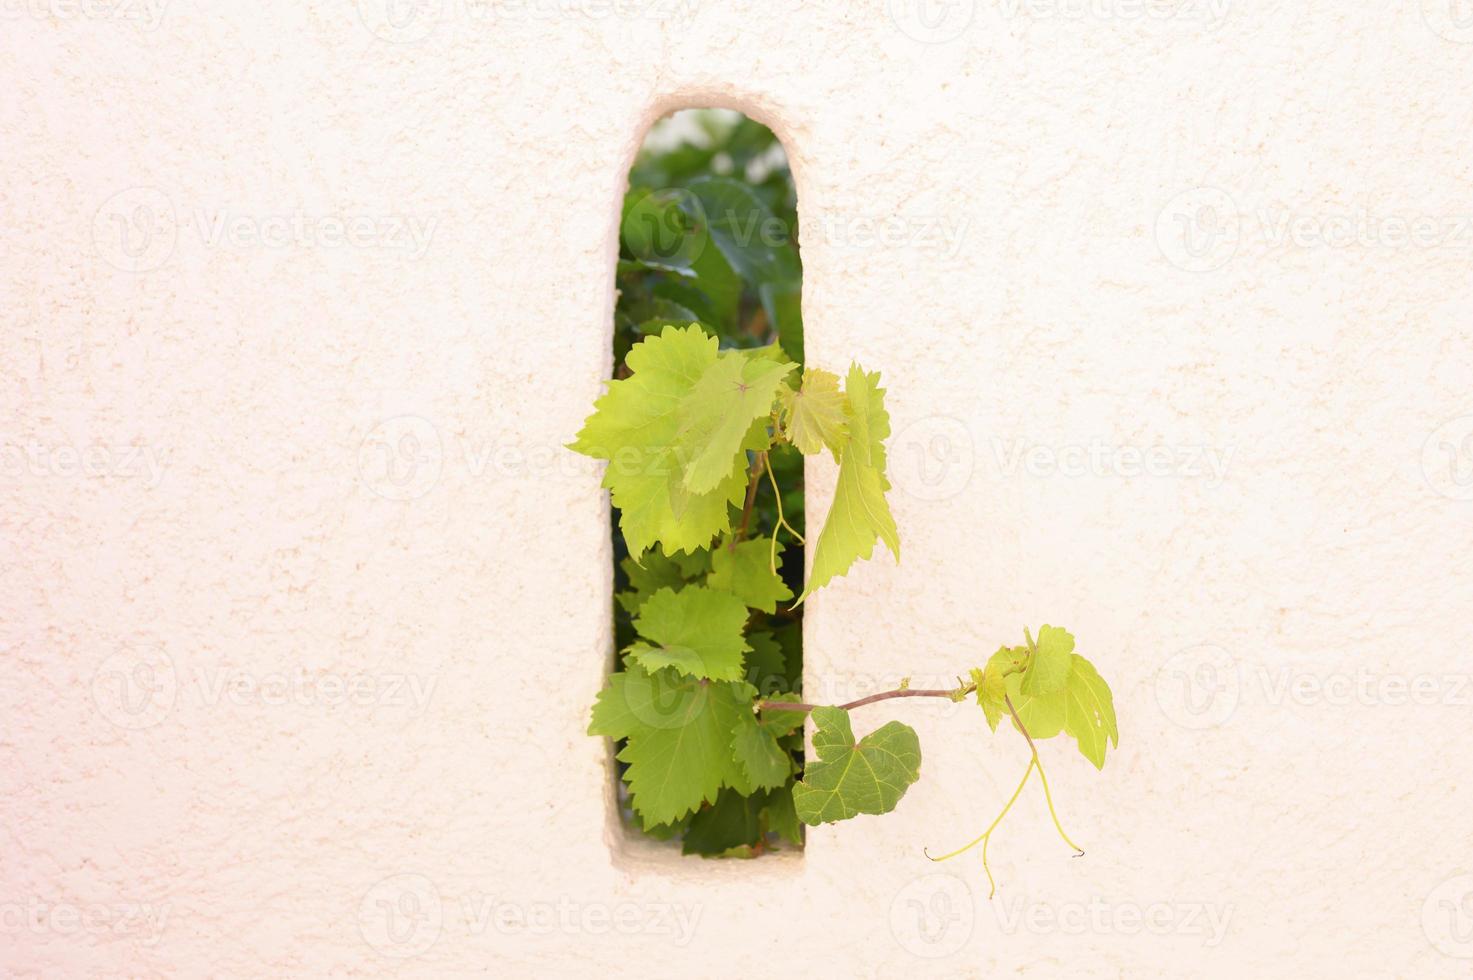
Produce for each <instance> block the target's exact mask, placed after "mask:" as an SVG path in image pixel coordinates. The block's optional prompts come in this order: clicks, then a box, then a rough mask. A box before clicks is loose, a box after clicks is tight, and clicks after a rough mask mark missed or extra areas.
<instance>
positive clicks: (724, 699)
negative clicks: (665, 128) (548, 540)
mask: <svg viewBox="0 0 1473 980" xmlns="http://www.w3.org/2000/svg"><path fill="white" fill-rule="evenodd" d="M755 125H756V124H753V123H750V121H747V120H743V121H742V124H738V125H737V126H736V127H735V128H730V129H726V130H722V131H719V132H718V131H717V130H715V129H713V128H708V135H712V134H714V136H713V139H712V140H711V141H710V143H714V144H715V145H716V146H718V147H720V149H719V152H720V153H722V154H724V155H725V156H726V158H727V159H728V161H732V160H735V161H736V162H737V163H740V164H743V167H742V169H741V170H740V171H739V177H738V176H728V177H721V176H711V175H709V174H708V173H706V172H704V169H705V167H707V166H708V165H709V164H710V163H711V161H712V160H713V159H714V158H715V155H716V153H717V152H718V151H716V150H711V151H710V152H704V150H710V146H709V145H708V146H707V147H705V148H704V150H702V149H699V148H698V149H697V150H694V151H693V150H692V149H691V148H690V147H689V146H687V147H682V148H680V150H679V151H677V152H669V153H666V154H665V155H664V156H656V157H650V156H646V157H642V158H641V162H640V163H639V164H637V166H636V170H635V173H634V175H633V178H634V179H633V180H632V181H631V190H630V192H629V195H628V198H627V199H626V203H625V221H624V224H623V227H622V235H621V257H620V268H619V290H620V296H619V305H618V310H617V316H616V333H615V352H616V355H617V360H618V366H617V368H616V372H615V378H614V380H613V381H611V382H610V383H609V386H608V389H607V391H606V392H605V393H604V394H603V395H602V396H601V397H600V398H599V399H598V400H597V402H596V403H595V405H594V410H593V413H592V414H591V415H589V416H588V418H587V420H586V421H585V423H584V425H583V428H582V430H581V431H580V432H579V433H578V434H577V436H576V438H575V440H574V441H573V442H572V443H571V444H570V448H572V449H573V450H575V451H577V452H580V453H583V454H585V455H587V456H590V457H593V458H595V459H600V460H604V461H606V464H607V465H606V467H605V470H604V478H603V485H604V486H605V487H606V488H607V489H608V490H609V493H610V497H611V501H612V504H613V506H614V508H615V509H616V510H617V512H618V521H617V525H616V529H615V546H616V549H617V550H616V554H617V556H618V568H617V572H616V590H617V591H616V596H615V598H616V600H617V602H616V614H617V615H616V640H617V643H618V650H619V653H618V657H617V663H616V665H615V670H614V672H613V673H612V674H611V675H610V677H609V681H608V685H607V686H606V687H605V688H604V689H603V690H602V691H601V692H600V693H599V695H598V698H597V701H596V703H595V704H594V706H593V710H592V720H591V723H590V725H589V729H588V731H589V734H591V735H595V736H602V737H608V738H611V739H613V740H615V742H616V743H617V745H618V746H619V748H618V751H617V754H616V759H617V760H618V763H619V766H620V769H621V773H622V777H621V778H622V782H623V784H624V787H625V789H626V797H627V805H628V807H629V809H630V810H631V811H632V815H633V818H634V819H635V821H636V822H637V824H638V825H639V827H640V828H641V829H642V830H643V831H644V832H645V833H647V834H650V835H652V836H654V837H658V838H662V839H679V840H680V841H681V845H682V848H683V849H684V850H685V852H686V853H693V854H701V855H704V856H725V857H755V856H757V855H760V854H762V853H764V852H765V851H768V850H772V849H774V848H777V847H781V846H783V845H784V843H786V844H791V845H797V844H800V843H801V841H802V833H803V831H802V828H803V826H804V825H808V826H815V825H818V824H823V823H831V822H835V821H840V820H847V819H851V818H854V817H856V816H859V815H861V814H883V813H887V812H889V811H891V810H893V809H894V808H895V807H896V806H897V805H898V804H899V803H900V801H901V799H902V798H903V797H904V795H905V793H906V791H907V789H908V788H909V787H910V786H911V785H912V784H913V783H914V782H915V781H916V780H917V779H918V778H919V776H920V765H921V750H920V744H919V739H918V737H917V735H916V732H915V730H914V729H912V728H911V727H910V726H908V725H905V724H903V723H901V722H899V721H889V722H887V723H885V724H884V725H882V726H880V727H879V728H876V729H873V730H870V731H868V732H867V733H866V734H863V735H862V736H861V737H856V735H855V732H854V729H853V724H852V718H851V712H852V711H854V710H855V709H858V708H861V707H865V706H869V705H874V704H878V703H880V702H883V701H888V700H892V699H898V698H914V697H933V698H948V699H950V700H953V701H963V700H968V699H972V700H975V701H976V702H977V704H978V705H979V706H980V708H981V710H982V713H983V717H984V719H985V721H986V722H987V724H988V726H989V728H990V729H991V730H993V731H994V732H995V731H996V730H997V728H998V726H999V725H1000V724H1002V723H1003V722H1004V721H1006V722H1007V723H1008V725H1009V726H1010V727H1012V728H1013V729H1015V730H1016V731H1018V732H1019V733H1020V734H1021V735H1022V736H1023V737H1024V739H1025V740H1026V743H1027V745H1028V748H1029V751H1030V760H1029V762H1028V766H1027V768H1026V769H1025V771H1024V773H1023V776H1022V780H1021V781H1020V782H1019V784H1018V787H1017V790H1016V791H1015V792H1014V793H1013V796H1012V798H1011V799H1010V800H1008V801H1007V803H1006V805H1005V806H1003V807H1002V810H1001V812H1000V813H999V814H998V816H997V818H996V819H995V820H994V821H993V822H992V823H991V825H989V826H988V827H987V828H986V829H985V830H984V831H983V833H982V834H981V835H980V836H978V837H977V838H976V839H975V840H973V841H971V842H970V843H968V844H966V845H964V846H962V847H960V848H957V849H956V850H954V851H952V852H950V853H947V854H943V855H941V856H939V857H937V858H934V859H933V860H938V861H942V860H947V859H949V858H952V857H956V856H958V855H960V854H963V853H966V852H968V851H969V850H971V849H972V848H974V847H977V846H979V845H980V847H981V856H982V866H983V868H984V870H985V871H986V873H987V877H988V880H989V882H991V881H992V873H991V870H990V868H989V867H988V864H987V853H988V845H989V843H990V841H991V837H992V834H993V832H994V831H995V830H996V829H997V828H998V826H999V825H1000V824H1001V823H1002V820H1003V818H1004V817H1005V816H1006V815H1007V814H1008V812H1009V811H1010V810H1011V809H1012V807H1013V804H1014V803H1015V802H1016V801H1017V800H1018V798H1019V797H1020V796H1021V794H1022V793H1023V791H1024V789H1025V788H1026V786H1027V785H1028V783H1029V782H1030V780H1031V779H1032V777H1033V774H1034V773H1035V772H1037V774H1038V779H1039V782H1040V784H1041V787H1042V791H1043V794H1044V797H1045V799H1046V800H1047V803H1048V807H1049V813H1050V816H1051V818H1052V820H1053V822H1054V826H1055V828H1056V829H1057V830H1058V832H1059V835H1060V836H1061V837H1062V838H1063V839H1064V841H1065V842H1066V843H1068V844H1069V846H1070V847H1072V848H1074V849H1075V850H1076V851H1078V852H1079V853H1082V851H1079V848H1077V847H1076V846H1075V845H1074V844H1073V842H1072V841H1071V840H1070V839H1069V837H1068V835H1067V834H1066V833H1065V832H1064V829H1063V827H1062V825H1061V823H1060V821H1059V818H1058V815H1057V812H1056V810H1055V807H1054V800H1053V795H1052V793H1051V791H1050V789H1049V784H1048V779H1047V776H1046V775H1045V772H1044V767H1043V760H1042V757H1041V756H1040V754H1039V751H1038V744H1037V743H1038V742H1040V741H1044V740H1046V739H1049V738H1052V737H1054V736H1057V735H1061V734H1063V735H1068V736H1069V737H1071V738H1073V739H1074V741H1075V743H1076V744H1077V746H1078V748H1079V750H1080V752H1081V753H1083V754H1084V756H1085V757H1086V758H1088V759H1089V760H1090V761H1091V762H1092V763H1093V764H1094V765H1095V766H1096V767H1097V768H1102V767H1103V766H1104V762H1105V755H1106V749H1107V747H1108V746H1109V745H1112V744H1113V745H1118V742H1119V733H1118V729H1117V723H1116V718H1115V710H1114V704H1113V700H1112V698H1111V694H1110V690H1109V687H1108V686H1107V685H1106V684H1105V682H1104V681H1103V680H1102V679H1101V678H1100V675H1099V673H1098V672H1097V671H1096V670H1095V668H1094V666H1093V665H1092V664H1091V663H1090V662H1089V661H1088V660H1086V659H1085V658H1084V657H1083V656H1081V655H1080V654H1078V653H1075V652H1074V637H1073V636H1072V635H1070V634H1069V633H1068V632H1067V631H1066V630H1064V629H1061V628H1058V627H1054V626H1048V625H1045V626H1043V627H1041V628H1040V629H1039V631H1038V634H1037V637H1036V639H1035V637H1034V635H1033V634H1032V633H1031V632H1030V631H1027V630H1025V631H1024V643H1023V644H1022V645H1019V646H1013V647H1008V646H1004V647H1002V648H1000V649H999V650H998V651H997V652H996V653H994V654H993V655H992V656H991V657H990V658H988V659H987V660H986V661H985V663H983V664H982V665H980V666H975V667H969V668H966V669H964V671H963V674H964V675H965V676H967V677H969V678H970V679H969V680H965V681H963V680H960V679H959V680H958V683H957V686H956V687H955V688H949V689H940V690H920V689H911V688H910V687H909V685H908V682H905V683H901V684H900V685H899V686H898V687H897V688H896V689H895V690H892V691H886V692H883V693H880V694H875V695H871V696H869V697H866V698H861V699H859V700H856V701H853V702H850V703H847V704H840V705H820V704H810V703H807V702H804V701H803V700H802V696H801V681H802V662H801V655H802V650H801V616H802V610H803V603H804V602H805V601H806V600H807V599H808V598H809V597H810V596H811V595H812V594H813V593H814V592H816V591H817V590H819V589H821V588H824V587H825V586H828V585H830V584H831V583H833V581H834V580H835V579H838V578H840V577H842V576H844V575H846V574H847V573H848V572H849V571H850V570H851V569H852V567H853V566H854V564H855V563H856V562H858V561H860V560H867V559H869V558H871V557H872V556H873V554H874V550H875V547H876V545H878V544H881V543H883V544H884V546H885V548H886V549H887V550H888V551H889V552H890V553H891V554H892V555H893V556H894V557H895V558H896V559H897V560H898V559H899V557H900V537H899V532H898V529H897V527H896V524H895V520H894V518H893V516H892V515H891V511H890V504H889V499H888V493H889V491H890V483H889V481H888V479H887V477H886V469H887V460H886V447H885V443H886V440H887V439H888V438H889V435H890V417H889V414H888V412H887V411H886V409H885V389H884V388H882V387H881V385H880V375H879V373H878V372H872V371H866V370H865V369H864V368H862V367H861V366H859V365H858V364H851V365H850V366H849V368H848V370H847V371H846V372H844V374H843V375H842V377H841V376H840V374H839V373H837V372H833V371H829V370H824V369H822V368H815V367H811V366H808V365H806V364H804V363H803V354H802V332H801V318H800V317H799V316H798V311H797V308H796V302H795V297H796V280H797V277H798V276H799V275H800V272H799V268H800V267H799V264H798V261H797V252H796V248H794V247H793V246H792V243H791V240H790V239H788V238H784V237H783V236H777V237H776V239H774V238H772V237H771V236H754V235H750V234H749V235H743V234H742V233H741V230H742V228H744V227H746V228H749V229H750V228H753V227H758V226H760V227H773V225H772V224H770V223H771V222H775V223H776V227H779V228H788V229H790V230H791V229H792V227H793V226H794V225H795V223H796V214H795V212H794V211H793V210H792V195H791V184H790V178H785V168H783V169H782V170H781V171H780V172H778V174H777V177H776V178H775V179H774V178H773V174H772V173H771V172H769V173H767V174H766V175H765V176H763V175H762V174H761V173H760V172H759V173H757V174H756V175H755V176H754V172H753V167H752V163H753V161H755V160H760V159H763V154H764V152H765V150H764V147H770V146H771V144H770V142H767V143H764V142H763V140H762V139H761V138H760V134H754V133H753V132H752V131H750V130H748V129H745V128H744V126H755ZM758 128H760V127H758ZM769 136H770V134H769ZM716 137H719V138H716ZM682 153H683V154H684V155H682ZM692 153H694V156H692ZM729 165H730V163H728V166H729ZM641 177H643V178H644V179H643V180H642V179H641ZM740 178H745V179H740ZM759 178H760V179H759ZM646 180H649V181H663V182H665V186H664V187H663V188H662V189H659V190H651V189H650V188H649V187H648V186H646ZM785 298H786V299H785ZM789 300H794V301H791V302H790V301H789ZM785 348H786V349H785ZM808 457H820V458H821V457H828V458H829V459H830V460H831V461H832V463H833V464H836V465H837V467H838V475H837V481H836V486H835V490H834V496H833V500H832V503H831V505H830V507H829V510H828V513H827V516H826V519H825V521H824V523H823V525H822V528H821V530H819V531H818V533H817V535H816V537H815V538H814V539H813V541H812V543H811V545H810V541H809V539H807V538H805V535H804V530H805V529H804V528H803V526H802V525H803V516H804V515H803V500H802V482H801V481H802V475H803V460H804V459H805V458H808ZM810 546H811V547H812V550H813V554H812V556H811V558H812V560H811V562H808V561H806V560H805V559H806V557H807V556H806V549H807V548H808V547H810ZM805 564H806V565H807V566H808V567H807V575H806V578H805V576H804V571H805V568H804V566H805ZM809 719H811V720H812V722H813V726H814V728H813V739H812V746H813V757H809V756H807V755H806V754H805V749H804V732H805V723H806V722H807V721H808V720H809Z"/></svg>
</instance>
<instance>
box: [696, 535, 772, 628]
mask: <svg viewBox="0 0 1473 980" xmlns="http://www.w3.org/2000/svg"><path fill="white" fill-rule="evenodd" d="M777 554H778V557H777V567H778V568H779V569H781V568H782V565H783V560H782V548H781V546H779V548H778V553H777ZM771 556H772V539H771V538H753V539H751V540H750V541H738V542H737V543H736V545H735V546H732V545H730V544H727V543H722V544H719V545H717V546H716V548H715V549H714V550H713V551H712V552H711V574H710V575H708V576H706V584H707V585H709V586H710V587H711V588H713V589H722V590H724V591H727V592H730V593H731V594H732V595H734V596H736V597H737V598H738V599H740V600H742V601H743V602H745V603H746V604H747V605H749V606H751V607H752V608H753V609H760V610H762V611H763V612H767V613H770V612H775V611H776V610H777V604H778V603H779V602H785V601H787V600H788V599H791V598H793V590H792V589H789V588H788V587H787V584H786V583H784V582H783V580H782V576H781V575H775V574H773V571H772V567H771V566H770V565H769V564H768V561H769V559H770V558H771Z"/></svg>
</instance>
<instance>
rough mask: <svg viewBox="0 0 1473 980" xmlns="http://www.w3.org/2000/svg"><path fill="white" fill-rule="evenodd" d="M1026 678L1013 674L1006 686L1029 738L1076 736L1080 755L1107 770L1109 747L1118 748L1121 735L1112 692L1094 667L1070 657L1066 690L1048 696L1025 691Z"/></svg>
mask: <svg viewBox="0 0 1473 980" xmlns="http://www.w3.org/2000/svg"><path fill="white" fill-rule="evenodd" d="M1025 677H1026V674H1010V675H1008V677H1007V679H1006V682H1007V688H1008V696H1009V697H1011V698H1012V700H1013V706H1014V707H1015V708H1016V709H1017V711H1018V718H1019V720H1021V721H1022V722H1023V727H1024V728H1026V729H1027V730H1028V735H1029V736H1030V737H1031V738H1032V739H1033V740H1034V741H1035V742H1037V741H1041V740H1043V739H1046V738H1052V737H1054V736H1055V735H1058V734H1059V733H1060V732H1065V733H1067V734H1069V735H1071V736H1073V738H1074V740H1075V742H1076V743H1077V744H1078V746H1079V751H1080V753H1081V754H1083V755H1084V757H1085V758H1086V759H1088V760H1089V761H1090V762H1092V763H1094V765H1095V768H1097V769H1102V768H1104V765H1105V749H1106V746H1107V745H1108V744H1109V743H1111V742H1113V743H1114V744H1115V745H1117V746H1118V745H1119V744H1120V733H1119V730H1118V728H1117V726H1116V720H1115V703H1114V699H1113V698H1112V697H1111V695H1110V688H1109V686H1108V685H1107V684H1106V683H1105V681H1104V679H1103V678H1101V677H1100V675H1099V672H1098V671H1096V670H1095V668H1094V665H1093V664H1091V663H1090V662H1089V661H1088V660H1086V659H1084V658H1083V657H1081V656H1080V655H1079V654H1077V653H1074V654H1070V657H1069V673H1068V676H1067V677H1066V679H1065V682H1064V686H1063V687H1062V688H1061V689H1059V690H1056V691H1050V692H1049V693H1047V694H1028V693H1027V692H1026V691H1024V690H1023V682H1024V678H1025Z"/></svg>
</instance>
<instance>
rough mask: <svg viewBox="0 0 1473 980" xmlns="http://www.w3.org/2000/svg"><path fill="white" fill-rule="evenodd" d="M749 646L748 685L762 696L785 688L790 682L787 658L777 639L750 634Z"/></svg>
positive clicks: (770, 636)
mask: <svg viewBox="0 0 1473 980" xmlns="http://www.w3.org/2000/svg"><path fill="white" fill-rule="evenodd" d="M747 646H749V647H751V648H752V649H751V650H749V651H747V683H748V684H751V685H752V686H753V687H755V688H756V689H757V693H758V694H762V695H766V694H769V693H771V692H772V691H776V690H779V689H781V688H782V687H784V686H785V685H786V684H787V682H788V680H787V677H788V667H787V658H786V657H785V656H784V655H783V648H782V645H781V644H780V643H778V642H777V638H776V637H774V636H773V635H772V634H771V633H764V632H752V633H748V634H747ZM799 720H800V721H801V719H799Z"/></svg>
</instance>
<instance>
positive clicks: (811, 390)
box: [778, 368, 849, 462]
mask: <svg viewBox="0 0 1473 980" xmlns="http://www.w3.org/2000/svg"><path fill="white" fill-rule="evenodd" d="M778 398H779V399H780V400H781V402H782V408H783V430H784V431H785V432H786V433H787V436H788V441H789V442H791V443H792V444H793V446H794V447H796V448H797V450H798V452H800V453H803V454H804V455H806V456H812V455H813V454H814V453H817V452H821V451H822V450H823V447H824V446H828V447H829V450H830V451H831V452H832V453H833V454H834V461H835V462H838V460H839V454H840V453H841V452H842V451H843V449H844V443H845V442H847V441H848V439H849V409H848V403H847V402H846V401H845V399H844V393H843V392H841V391H840V390H839V376H838V375H837V374H834V373H832V372H830V371H821V370H818V369H815V368H809V369H808V370H806V371H804V372H803V385H802V387H801V388H798V389H796V390H795V389H793V388H789V387H786V386H784V387H783V388H782V389H781V390H780V391H779V392H778Z"/></svg>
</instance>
